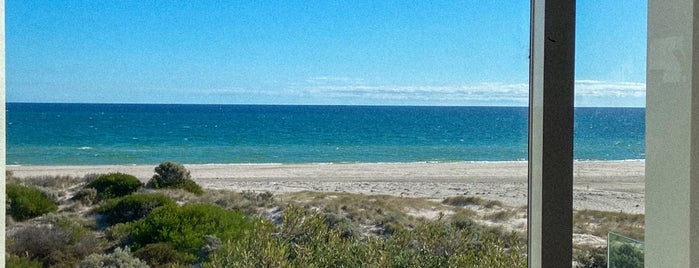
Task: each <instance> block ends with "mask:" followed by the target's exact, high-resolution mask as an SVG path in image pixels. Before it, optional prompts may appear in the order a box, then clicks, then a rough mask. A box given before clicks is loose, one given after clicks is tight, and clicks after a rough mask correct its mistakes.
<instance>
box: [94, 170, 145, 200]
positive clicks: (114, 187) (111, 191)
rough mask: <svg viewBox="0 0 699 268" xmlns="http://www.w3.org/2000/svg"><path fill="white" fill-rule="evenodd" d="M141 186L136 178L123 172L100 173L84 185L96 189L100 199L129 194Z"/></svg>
mask: <svg viewBox="0 0 699 268" xmlns="http://www.w3.org/2000/svg"><path fill="white" fill-rule="evenodd" d="M141 187H143V183H141V181H140V180H138V178H136V177H134V176H132V175H128V174H123V173H110V174H105V175H101V176H99V177H98V178H97V179H96V180H94V181H92V182H90V183H89V184H87V186H85V188H94V189H95V190H97V196H98V197H99V198H100V199H102V200H105V199H110V198H115V197H120V196H125V195H129V194H131V193H133V192H136V191H138V190H139V189H141Z"/></svg>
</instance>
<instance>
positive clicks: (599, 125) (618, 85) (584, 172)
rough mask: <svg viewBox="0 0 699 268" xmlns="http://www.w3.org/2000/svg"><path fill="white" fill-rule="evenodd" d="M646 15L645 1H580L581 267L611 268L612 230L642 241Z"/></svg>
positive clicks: (577, 168)
mask: <svg viewBox="0 0 699 268" xmlns="http://www.w3.org/2000/svg"><path fill="white" fill-rule="evenodd" d="M646 16H647V3H646V1H645V0H638V1H602V2H590V1H578V2H577V25H576V31H577V33H576V34H577V35H576V66H575V69H576V70H575V71H576V73H575V80H576V81H575V90H576V96H575V105H576V108H575V143H574V146H575V153H574V156H575V161H576V162H575V164H574V209H575V212H574V254H575V260H576V261H577V262H579V263H585V264H594V265H598V264H603V263H605V262H604V257H605V256H604V255H606V250H605V247H606V245H605V243H604V240H605V236H607V232H609V231H613V232H616V233H620V234H622V235H625V236H629V237H632V238H634V239H639V240H642V239H643V230H644V228H643V226H644V215H643V214H644V204H645V203H644V187H645V180H644V166H645V161H644V159H645V108H644V107H645V74H646V71H645V70H646V64H645V62H646V37H647V34H646V20H647V18H646ZM610 258H611V256H610Z"/></svg>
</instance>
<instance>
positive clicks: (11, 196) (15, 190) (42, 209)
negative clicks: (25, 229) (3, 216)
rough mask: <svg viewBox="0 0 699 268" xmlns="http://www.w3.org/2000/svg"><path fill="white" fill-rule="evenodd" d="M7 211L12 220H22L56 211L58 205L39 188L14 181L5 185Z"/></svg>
mask: <svg viewBox="0 0 699 268" xmlns="http://www.w3.org/2000/svg"><path fill="white" fill-rule="evenodd" d="M6 194H7V203H8V205H9V209H8V212H9V214H10V216H12V218H13V219H14V220H17V221H24V220H28V219H31V218H34V217H37V216H41V215H43V214H45V213H48V212H52V211H56V210H57V209H58V206H56V204H55V203H53V202H52V201H51V200H49V199H48V198H47V197H46V196H45V195H44V194H43V193H42V192H41V191H40V190H39V189H36V188H33V187H26V186H23V185H19V184H16V183H12V184H8V185H7V186H6Z"/></svg>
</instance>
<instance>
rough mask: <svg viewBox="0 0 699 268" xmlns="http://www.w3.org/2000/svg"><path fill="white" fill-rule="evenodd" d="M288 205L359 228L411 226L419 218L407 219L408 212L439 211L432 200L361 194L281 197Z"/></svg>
mask: <svg viewBox="0 0 699 268" xmlns="http://www.w3.org/2000/svg"><path fill="white" fill-rule="evenodd" d="M283 198H284V199H286V200H287V201H289V202H297V203H299V204H300V205H302V206H304V207H306V208H316V209H319V210H321V211H323V212H325V213H333V214H336V215H339V216H342V217H345V218H347V219H349V220H350V221H352V222H356V223H358V224H363V225H379V226H386V225H388V224H390V223H399V224H402V225H405V226H412V225H415V224H416V223H417V222H419V221H421V220H423V219H421V218H423V217H416V216H410V215H409V214H408V213H409V212H416V211H436V212H437V213H439V212H440V211H442V209H440V208H439V207H438V205H437V204H435V203H434V202H432V201H429V200H426V199H418V198H405V197H396V196H390V195H363V194H351V193H320V192H308V191H306V192H299V193H293V194H287V195H284V197H283Z"/></svg>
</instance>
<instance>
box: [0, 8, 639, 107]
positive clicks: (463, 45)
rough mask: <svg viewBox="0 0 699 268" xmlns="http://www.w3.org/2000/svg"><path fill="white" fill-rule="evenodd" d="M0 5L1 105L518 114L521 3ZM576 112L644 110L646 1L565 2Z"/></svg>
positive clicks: (523, 60)
mask: <svg viewBox="0 0 699 268" xmlns="http://www.w3.org/2000/svg"><path fill="white" fill-rule="evenodd" d="M249 2H253V1H68V0H66V1H31V0H8V1H6V4H5V5H6V7H5V12H6V26H7V29H6V68H7V73H6V80H7V89H6V95H7V100H8V101H10V102H100V103H105V102H107V103H109V102H117V103H223V104H364V105H518V106H522V105H526V104H527V85H528V82H527V81H528V70H529V69H528V54H529V53H528V47H529V2H528V1H512V0H509V1H256V3H249ZM578 2H579V4H578V26H577V27H578V32H577V55H576V80H577V82H576V91H577V93H576V103H577V104H578V105H580V106H643V105H644V99H645V97H644V96H645V46H646V43H645V38H646V18H645V16H646V3H645V2H646V1H638V0H629V1H622V0H616V1H578Z"/></svg>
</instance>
